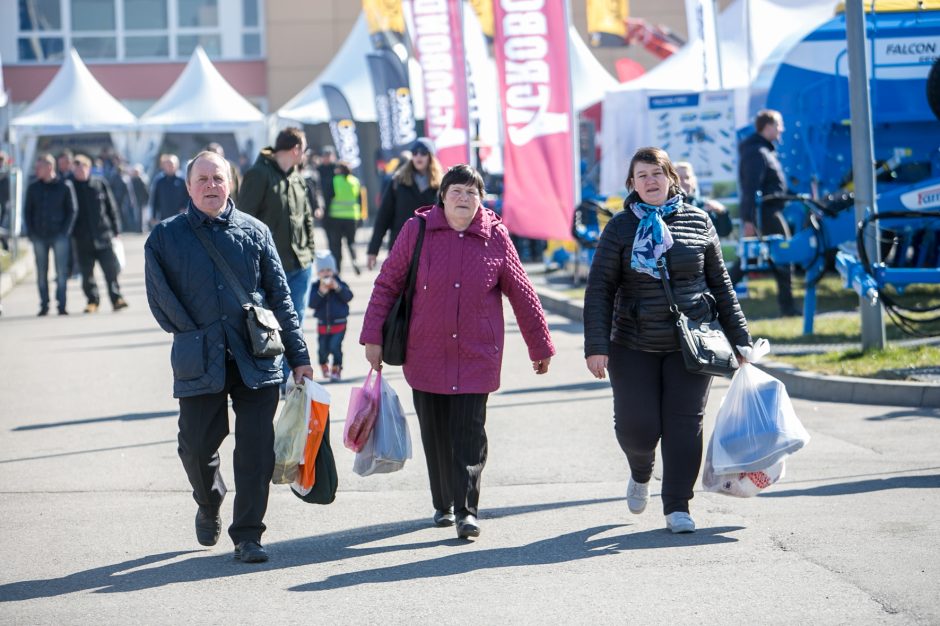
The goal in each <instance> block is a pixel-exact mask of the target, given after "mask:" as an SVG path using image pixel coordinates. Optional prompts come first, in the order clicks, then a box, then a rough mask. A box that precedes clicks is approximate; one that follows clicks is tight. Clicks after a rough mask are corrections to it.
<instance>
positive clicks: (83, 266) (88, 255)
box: [73, 240, 121, 304]
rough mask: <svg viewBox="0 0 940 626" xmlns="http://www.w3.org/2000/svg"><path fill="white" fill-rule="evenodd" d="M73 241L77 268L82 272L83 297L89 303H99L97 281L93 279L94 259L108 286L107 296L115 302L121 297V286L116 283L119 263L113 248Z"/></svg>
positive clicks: (119, 269) (119, 271)
mask: <svg viewBox="0 0 940 626" xmlns="http://www.w3.org/2000/svg"><path fill="white" fill-rule="evenodd" d="M73 241H74V243H75V255H76V256H77V257H78V268H79V271H80V272H81V273H82V291H84V292H85V298H86V299H87V300H88V302H89V304H101V296H100V295H99V293H98V283H97V281H95V261H97V262H98V263H100V264H101V271H102V272H104V280H105V282H106V283H107V286H108V297H109V298H110V299H111V304H114V303H115V302H117V300H118V299H119V298H121V287H120V285H119V284H118V274H120V273H121V265H120V263H118V259H117V256H116V255H115V254H114V249H113V248H111V246H108V247H107V248H98V247H96V246H95V244H93V243H88V242H82V241H78V240H73Z"/></svg>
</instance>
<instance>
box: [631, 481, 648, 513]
mask: <svg viewBox="0 0 940 626" xmlns="http://www.w3.org/2000/svg"><path fill="white" fill-rule="evenodd" d="M649 502H650V483H649V481H646V482H645V483H638V482H636V481H634V480H633V477H632V476H631V477H630V480H629V481H628V482H627V508H628V509H630V512H631V513H633V514H635V515H639V514H640V513H642V512H643V511H645V510H646V505H647V504H649Z"/></svg>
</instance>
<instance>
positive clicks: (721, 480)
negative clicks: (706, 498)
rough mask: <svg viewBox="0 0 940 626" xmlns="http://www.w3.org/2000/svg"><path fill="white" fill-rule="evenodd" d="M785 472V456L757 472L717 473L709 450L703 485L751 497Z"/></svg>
mask: <svg viewBox="0 0 940 626" xmlns="http://www.w3.org/2000/svg"><path fill="white" fill-rule="evenodd" d="M785 473H786V459H785V458H784V459H780V460H779V461H777V462H776V463H774V464H773V465H771V466H770V467H768V468H766V469H763V470H758V471H756V472H736V473H733V474H716V473H715V468H714V467H713V466H712V459H711V450H709V453H708V454H707V455H706V456H705V469H704V470H702V487H704V488H705V491H711V492H714V493H723V494H725V495H728V496H735V497H738V498H751V497H753V496H756V495H757V494H759V493H760V492H762V491H763V490H764V489H766V488H767V487H770V486H771V485H773V484H774V483H776V482H777V481H778V480H780V479H781V478H783V476H784V474H785Z"/></svg>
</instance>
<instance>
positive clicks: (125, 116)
mask: <svg viewBox="0 0 940 626" xmlns="http://www.w3.org/2000/svg"><path fill="white" fill-rule="evenodd" d="M136 127H137V118H136V117H134V114H133V113H131V112H130V111H128V110H127V109H126V108H125V107H124V105H123V104H121V103H120V102H118V100H117V99H115V98H114V96H112V95H111V94H109V93H108V92H107V91H106V90H105V88H104V87H102V86H101V83H99V82H98V81H97V80H96V79H95V77H94V76H92V74H91V72H89V71H88V68H87V67H86V66H85V64H84V63H83V62H82V59H81V57H79V56H78V53H77V52H76V51H75V49H74V48H73V49H71V50H69V53H68V55H67V56H66V57H65V62H64V63H63V64H62V67H61V68H60V69H59V71H58V72H57V73H56V75H55V76H54V77H53V79H52V81H51V82H50V83H49V84H48V85H47V86H46V88H45V89H44V90H43V92H42V93H41V94H39V97H37V98H36V99H35V100H34V101H33V102H32V104H30V105H29V107H27V108H26V110H25V111H23V113H22V114H20V115H18V116H17V117H15V118H13V120H12V121H11V122H10V139H11V141H12V142H13V143H14V144H17V146H18V152H19V155H18V162H19V163H20V164H21V166H22V167H23V168H24V169H28V168H30V167H31V166H32V161H33V156H34V154H35V152H36V142H37V140H38V139H39V137H41V136H43V135H74V134H83V133H110V134H111V141H112V143H114V146H115V149H116V150H117V151H118V152H119V153H121V154H127V152H128V148H129V146H130V143H131V139H132V137H133V136H134V132H135V130H136Z"/></svg>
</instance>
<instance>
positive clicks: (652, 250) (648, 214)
mask: <svg viewBox="0 0 940 626" xmlns="http://www.w3.org/2000/svg"><path fill="white" fill-rule="evenodd" d="M681 205H682V196H681V195H675V196H673V197H671V198H670V199H669V200H667V201H666V204H664V205H662V206H653V205H652V204H646V203H644V202H634V203H632V204H631V205H630V210H631V211H633V214H634V215H636V216H637V217H638V218H640V225H639V226H637V229H636V238H635V239H634V240H633V254H632V255H631V256H630V267H632V268H633V269H635V270H636V271H638V272H642V273H644V274H649V275H650V276H652V277H653V278H659V270H658V269H657V268H656V261H657V260H658V259H659V257H661V256H662V255H663V253H665V252H666V251H667V250H669V248H671V247H672V243H673V240H672V234H671V233H670V232H669V229H668V228H667V227H666V223H665V222H664V221H663V218H664V217H667V216H669V215H672V214H673V213H675V212H676V210H677V209H678V208H679V207H680V206H681Z"/></svg>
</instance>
